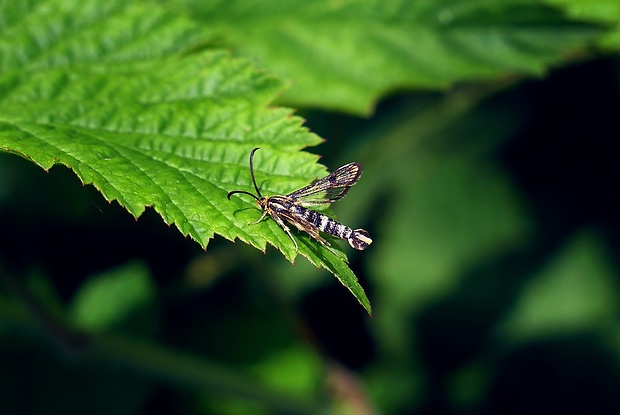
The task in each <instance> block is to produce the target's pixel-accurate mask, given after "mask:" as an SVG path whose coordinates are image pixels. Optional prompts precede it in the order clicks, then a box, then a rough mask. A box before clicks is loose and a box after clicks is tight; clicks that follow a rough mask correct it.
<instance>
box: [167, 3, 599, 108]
mask: <svg viewBox="0 0 620 415" xmlns="http://www.w3.org/2000/svg"><path fill="white" fill-rule="evenodd" d="M170 1H171V2H175V1H181V2H183V3H185V4H187V7H188V8H189V9H190V10H191V12H192V15H193V16H196V17H197V18H199V19H201V20H202V21H203V22H204V24H205V26H206V27H208V28H209V29H211V30H213V31H215V32H216V33H217V35H218V36H219V37H218V39H219V40H220V41H221V42H223V43H224V44H228V45H232V46H233V47H234V48H235V49H236V50H238V51H239V52H240V53H242V54H244V55H246V56H251V57H253V58H254V59H256V60H257V61H259V62H261V64H262V65H263V66H264V67H266V68H269V70H272V71H274V72H275V73H277V74H280V75H282V76H284V77H287V78H289V79H292V80H293V81H294V86H293V87H292V88H291V89H290V90H289V91H287V93H286V94H285V95H284V98H285V100H286V101H287V102H291V103H293V104H295V105H304V106H318V107H322V108H330V109H338V110H344V111H348V112H353V113H359V114H364V113H369V112H370V111H372V109H373V107H374V105H375V103H376V101H377V100H378V99H379V98H380V97H381V96H382V95H385V94H386V93H389V92H392V91H395V90H401V89H404V88H408V89H410V88H425V89H428V88H445V87H448V86H450V85H451V84H453V83H455V82H460V81H470V80H479V79H481V80H487V79H496V78H498V77H505V76H506V75H509V74H513V75H541V74H542V73H544V71H545V70H546V69H547V68H548V67H549V65H552V64H557V63H558V62H561V61H562V60H564V59H566V56H569V55H571V54H572V53H573V52H575V51H577V50H579V49H580V48H583V47H584V46H585V44H586V42H587V40H588V39H590V38H591V36H592V35H593V33H595V32H593V31H592V30H591V28H588V27H585V26H584V25H583V24H576V23H572V22H570V21H568V20H566V19H565V18H564V17H563V15H562V12H561V11H558V10H555V9H552V8H550V7H548V6H545V5H544V4H541V2H538V1H535V0H510V1H498V2H492V1H488V0H451V1H438V0H437V1H410V0H387V1H386V0H374V1H372V0H345V1H330V0H309V1H303V2H297V1H282V0H266V1H260V2H256V1H254V2H248V1H247V0H237V1H235V0H226V1H216V0H206V1H205V0H170Z"/></svg>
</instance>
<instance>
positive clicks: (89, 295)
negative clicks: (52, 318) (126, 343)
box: [70, 262, 154, 329]
mask: <svg viewBox="0 0 620 415" xmlns="http://www.w3.org/2000/svg"><path fill="white" fill-rule="evenodd" d="M153 295H154V287H153V284H152V282H151V280H150V272H149V270H148V268H147V267H146V266H145V265H144V264H142V263H139V262H134V263H129V264H126V265H123V266H122V267H119V268H117V269H114V270H110V271H108V272H105V273H103V274H99V275H94V276H92V277H90V278H88V279H87V280H86V281H85V282H84V284H82V286H81V287H80V289H79V291H78V292H77V294H76V295H75V297H74V298H73V302H72V304H71V310H70V313H71V316H72V318H73V321H74V322H75V323H76V325H78V326H79V327H82V328H89V329H103V328H106V327H110V326H112V325H114V324H116V323H119V322H121V321H122V320H123V319H124V318H125V317H126V316H127V315H128V314H130V313H131V312H132V311H134V310H136V309H138V308H140V307H142V306H145V305H148V304H149V303H150V302H152V300H153Z"/></svg>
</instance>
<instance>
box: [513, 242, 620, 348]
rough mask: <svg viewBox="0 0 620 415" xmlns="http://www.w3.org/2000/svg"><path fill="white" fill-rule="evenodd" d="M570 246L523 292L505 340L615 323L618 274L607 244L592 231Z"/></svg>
mask: <svg viewBox="0 0 620 415" xmlns="http://www.w3.org/2000/svg"><path fill="white" fill-rule="evenodd" d="M568 242H569V243H567V246H565V247H564V248H563V249H562V250H561V251H560V252H559V254H558V255H557V257H556V258H554V259H553V260H552V261H551V262H550V264H549V265H548V266H547V267H546V268H545V269H543V270H542V271H541V272H540V274H539V275H537V276H535V277H534V278H533V279H532V281H531V282H529V283H528V285H527V286H526V287H525V289H524V292H523V295H522V296H521V299H520V300H519V302H518V303H517V304H516V306H515V308H514V310H513V311H512V312H511V314H510V315H509V316H507V318H506V320H505V321H504V322H503V323H502V325H501V332H502V334H503V335H506V336H507V337H511V338H513V339H516V340H523V339H526V338H531V337H538V336H548V335H552V334H557V333H562V332H571V331H579V330H584V329H588V328H605V327H608V326H610V325H613V324H615V321H616V316H617V315H618V296H617V294H616V292H617V289H616V281H615V279H616V278H615V271H614V268H613V265H612V264H610V262H609V259H608V258H607V257H606V255H605V248H604V244H603V242H602V241H601V239H600V237H599V236H598V235H597V234H596V233H594V232H590V231H584V232H582V233H580V234H579V235H577V236H576V237H575V238H573V239H572V240H570V241H568Z"/></svg>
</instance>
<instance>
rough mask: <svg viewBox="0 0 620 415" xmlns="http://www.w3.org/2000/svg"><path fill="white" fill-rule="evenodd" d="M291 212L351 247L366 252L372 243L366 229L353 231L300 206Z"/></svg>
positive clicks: (293, 207) (296, 206)
mask: <svg viewBox="0 0 620 415" xmlns="http://www.w3.org/2000/svg"><path fill="white" fill-rule="evenodd" d="M290 209H291V211H292V212H293V213H294V214H296V215H299V217H301V218H302V219H303V220H305V221H307V222H310V223H312V224H314V225H315V226H316V227H317V228H318V229H319V230H320V231H321V232H325V233H328V234H330V235H334V236H335V237H337V238H340V239H346V240H347V242H349V245H351V247H353V248H355V249H357V250H360V251H362V250H364V249H366V248H368V245H370V244H371V243H372V239H371V238H370V235H369V234H368V232H367V231H365V230H364V229H355V230H353V229H351V228H349V227H348V226H346V225H343V224H342V223H340V222H336V221H335V220H333V219H332V218H330V217H329V216H326V215H323V214H322V213H319V212H316V211H314V210H311V209H308V208H305V207H303V206H299V205H293V206H291V208H290Z"/></svg>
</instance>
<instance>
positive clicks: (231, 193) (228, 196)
mask: <svg viewBox="0 0 620 415" xmlns="http://www.w3.org/2000/svg"><path fill="white" fill-rule="evenodd" d="M258 149H259V147H256V148H255V149H254V150H252V152H251V153H250V175H251V176H252V183H253V184H254V189H256V193H257V194H258V196H256V195H253V194H252V193H250V192H246V191H245V190H233V191H232V192H228V194H227V195H226V198H227V199H228V200H230V197H231V196H232V195H234V194H235V193H243V194H244V195H250V196H252V197H253V198H254V199H256V200H258V201H259V202H260V200H261V199H262V198H263V195H261V194H260V190H258V186H257V185H256V179H255V178H254V153H256V150H258Z"/></svg>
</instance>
